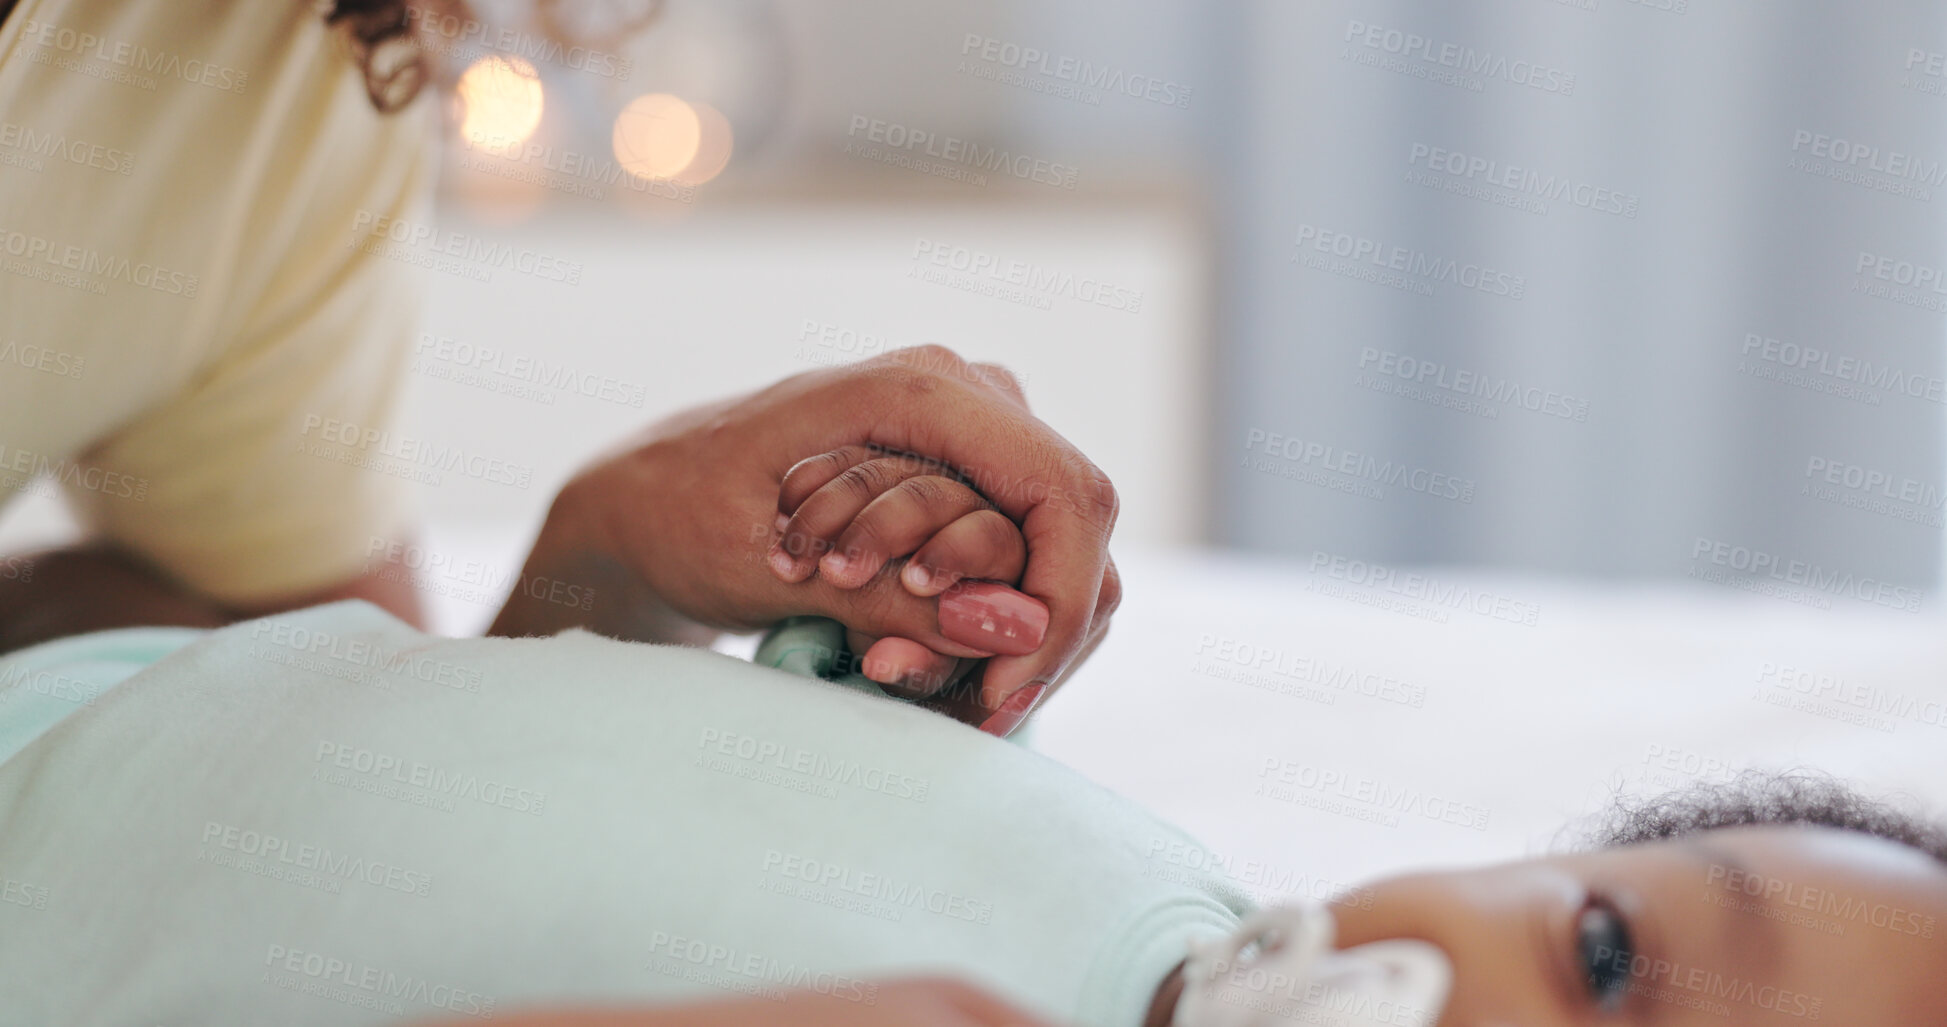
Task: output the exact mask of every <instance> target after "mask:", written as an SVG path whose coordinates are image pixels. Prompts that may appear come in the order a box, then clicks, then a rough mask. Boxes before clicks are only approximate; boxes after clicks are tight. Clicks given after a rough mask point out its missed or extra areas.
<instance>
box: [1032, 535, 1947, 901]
mask: <svg viewBox="0 0 1947 1027" xmlns="http://www.w3.org/2000/svg"><path fill="white" fill-rule="evenodd" d="M1118 563H1119V565H1120V566H1121V568H1122V570H1123V571H1124V577H1125V580H1126V582H1127V585H1128V594H1127V599H1126V600H1125V603H1124V605H1123V607H1122V609H1121V612H1120V613H1119V615H1118V616H1117V618H1116V621H1115V626H1114V629H1113V631H1112V633H1111V635H1110V638H1109V639H1108V641H1107V642H1105V644H1104V645H1103V647H1102V648H1101V650H1100V651H1099V652H1097V654H1096V655H1095V657H1094V658H1093V660H1092V661H1091V662H1090V664H1089V665H1088V666H1087V667H1086V668H1084V670H1083V671H1082V672H1081V673H1080V674H1078V675H1077V677H1076V678H1075V679H1074V680H1073V681H1072V682H1071V683H1070V684H1069V686H1067V687H1066V688H1064V689H1063V690H1062V691H1061V692H1060V693H1059V694H1058V695H1057V697H1055V698H1054V699H1053V700H1052V701H1050V702H1049V703H1048V704H1047V706H1046V707H1045V708H1044V709H1043V710H1042V711H1041V713H1040V714H1039V715H1038V723H1037V724H1036V725H1035V726H1034V728H1033V731H1034V734H1033V737H1032V744H1033V745H1034V746H1035V747H1036V748H1038V749H1040V750H1041V751H1043V752H1045V753H1047V754H1049V755H1051V756H1053V757H1055V758H1058V759H1060V760H1062V761H1064V762H1066V763H1068V764H1070V765H1071V766H1074V767H1075V768H1077V769H1078V770H1080V771H1082V772H1084V773H1086V774H1088V775H1089V776H1091V777H1093V778H1095V779H1096V780H1098V781H1100V782H1102V783H1103V784H1106V785H1108V786H1110V787H1112V788H1114V789H1115V790H1117V791H1119V792H1122V793H1124V794H1126V795H1129V796H1131V797H1133V798H1136V799H1139V800H1141V801H1143V802H1145V803H1147V804H1149V805H1150V806H1151V807H1153V808H1154V809H1156V810H1158V811H1159V812H1161V813H1162V814H1164V815H1165V816H1166V817H1168V818H1169V819H1172V820H1174V821H1175V822H1177V823H1179V824H1181V825H1182V826H1184V827H1185V828H1187V829H1189V830H1190V831H1191V832H1192V833H1193V834H1195V835H1197V836H1198V837H1199V838H1200V839H1202V840H1203V841H1204V842H1206V843H1207V844H1208V849H1209V851H1208V852H1207V853H1194V852H1186V853H1167V852H1164V853H1158V854H1157V858H1158V859H1159V860H1161V861H1163V862H1165V863H1171V864H1174V863H1179V862H1196V861H1201V860H1210V859H1213V858H1214V859H1216V860H1218V861H1219V863H1218V865H1219V866H1220V867H1223V868H1224V869H1225V870H1226V872H1227V873H1229V874H1230V875H1231V876H1232V877H1233V878H1235V879H1236V880H1238V881H1239V883H1240V884H1243V885H1244V886H1245V887H1246V888H1247V889H1248V890H1251V891H1253V892H1254V893H1256V894H1257V895H1258V896H1259V897H1260V898H1279V897H1287V896H1294V895H1305V894H1313V895H1318V894H1323V893H1330V892H1332V891H1334V890H1336V889H1339V888H1343V887H1346V886H1349V885H1352V884H1355V883H1357V882H1360V881H1363V880H1367V879H1370V878H1372V877H1374V876H1375V875H1379V874H1383V873H1386V872H1389V871H1392V870H1395V869H1399V868H1405V867H1417V866H1425V865H1430V864H1454V863H1474V862H1482V861H1491V860H1499V859H1507V858H1518V857H1520V856H1522V855H1525V854H1529V853H1533V852H1538V851H1541V850H1544V849H1547V848H1549V847H1550V846H1551V845H1554V844H1560V843H1562V842H1564V841H1566V840H1567V838H1566V836H1565V835H1563V833H1562V828H1563V826H1564V825H1565V824H1567V823H1568V822H1570V821H1571V820H1574V819H1576V818H1578V817H1583V816H1586V815H1587V814H1588V813H1589V812H1591V811H1594V810H1597V809H1600V808H1602V807H1604V806H1606V805H1607V803H1608V801H1609V800H1610V799H1611V798H1612V797H1613V796H1614V795H1615V794H1616V793H1617V791H1618V790H1623V791H1628V792H1631V793H1636V794H1643V793H1657V792H1661V791H1664V790H1666V789H1668V788H1670V787H1675V786H1680V785H1684V784H1688V783H1691V782H1693V781H1697V780H1701V779H1707V778H1711V777H1721V776H1724V775H1725V774H1728V773H1730V772H1731V771H1732V770H1734V769H1736V768H1738V767H1743V766H1760V767H1771V768H1798V767H1803V768H1817V769H1820V770H1824V771H1827V772H1830V773H1832V774H1835V775H1838V776H1840V777H1842V778H1844V779H1846V780H1848V781H1852V782H1854V783H1857V784H1859V785H1861V786H1863V787H1864V788H1865V789H1866V790H1868V791H1871V792H1874V793H1878V794H1901V795H1905V796H1907V797H1910V798H1911V799H1913V800H1915V801H1916V802H1919V803H1921V804H1923V805H1924V806H1927V807H1929V808H1931V809H1932V810H1934V811H1935V812H1947V684H1943V683H1944V682H1947V632H1943V630H1942V629H1943V627H1944V626H1947V625H1943V623H1942V617H1941V615H1940V613H1939V611H1938V610H1934V609H1927V610H1924V611H1923V612H1921V613H1890V612H1886V611H1882V610H1878V609H1877V608H1866V609H1855V608H1852V607H1860V606H1863V604H1859V603H1857V602H1852V603H1848V602H1846V601H1844V600H1837V599H1835V600H1834V601H1833V606H1834V609H1831V610H1818V609H1808V608H1806V607H1804V606H1800V605H1795V604H1793V603H1789V602H1786V601H1783V600H1780V599H1776V598H1771V597H1768V596H1757V595H1751V594H1748V593H1744V592H1738V591H1734V590H1731V589H1728V588H1724V587H1721V586H1710V585H1693V584H1689V583H1670V584H1662V585H1653V586H1652V585H1634V586H1629V585H1613V584H1611V585H1604V584H1598V583H1575V582H1564V581H1547V580H1540V579H1523V578H1511V577H1488V576H1483V575H1478V574H1467V573H1465V572H1461V571H1447V570H1440V569H1434V570H1430V571H1427V572H1426V573H1428V574H1430V575H1431V576H1433V577H1434V578H1435V579H1437V581H1438V582H1441V583H1447V584H1456V585H1465V586H1469V587H1473V588H1475V589H1480V590H1485V591H1486V592H1489V593H1492V594H1494V595H1495V596H1497V597H1500V598H1502V599H1505V600H1508V601H1510V602H1511V603H1519V604H1527V605H1526V606H1513V605H1507V606H1504V607H1503V608H1502V611H1501V612H1502V613H1503V614H1504V615H1508V616H1521V615H1525V613H1526V612H1527V610H1528V609H1531V608H1532V609H1533V610H1534V613H1535V618H1534V619H1535V624H1534V625H1533V626H1523V625H1519V624H1515V623H1509V622H1504V621H1500V620H1497V619H1493V618H1492V617H1488V616H1482V615H1479V614H1475V613H1472V612H1463V611H1455V610H1450V611H1449V619H1448V621H1447V623H1437V622H1432V621H1429V620H1425V619H1420V618H1418V617H1415V616H1409V615H1406V614H1402V613H1399V612H1394V611H1391V610H1386V609H1380V608H1376V607H1374V606H1371V605H1364V604H1362V603H1360V602H1355V601H1351V600H1348V599H1346V598H1343V597H1341V596H1338V595H1332V594H1329V591H1320V590H1317V589H1316V587H1315V586H1320V585H1325V584H1341V582H1338V581H1336V580H1335V579H1333V578H1332V577H1331V576H1330V575H1328V574H1323V573H1321V574H1319V575H1317V576H1314V575H1312V574H1311V573H1310V572H1309V563H1308V562H1307V561H1300V562H1296V563H1278V562H1275V561H1270V560H1265V559H1254V558H1251V557H1244V556H1237V555H1228V556H1226V555H1216V554H1195V553H1180V554H1173V555H1172V554H1151V555H1147V556H1144V555H1134V556H1123V557H1121V558H1120V559H1119V560H1118ZM1354 591H1355V592H1360V591H1361V590H1357V589H1355V590H1354ZM1361 594H1363V595H1365V596H1367V597H1368V598H1370V597H1371V596H1373V595H1375V594H1377V593H1376V592H1375V591H1374V590H1363V592H1361ZM1476 594H1478V593H1476ZM1395 598H1397V597H1395ZM1415 605H1417V606H1418V607H1421V608H1429V607H1432V606H1433V605H1434V604H1432V603H1426V602H1421V603H1417V604H1415ZM1226 639H1228V640H1230V641H1231V642H1232V644H1233V647H1234V648H1233V649H1232V650H1231V653H1232V655H1231V658H1230V659H1231V662H1229V663H1226V662H1224V661H1223V660H1222V659H1221V656H1222V654H1223V652H1224V650H1223V649H1222V648H1221V647H1222V645H1223V642H1224V640H1226ZM1245 645H1249V646H1256V647H1261V648H1262V647H1269V648H1270V649H1272V650H1275V651H1276V652H1277V653H1278V655H1276V656H1274V657H1272V658H1271V661H1270V666H1272V667H1276V668H1279V669H1281V670H1282V671H1283V672H1284V673H1282V674H1278V673H1272V672H1269V671H1266V672H1263V673H1260V675H1259V677H1258V678H1256V679H1255V681H1254V683H1251V684H1246V683H1240V682H1239V681H1236V680H1233V679H1229V678H1227V677H1225V676H1224V675H1223V673H1221V669H1223V668H1234V669H1236V670H1242V669H1244V668H1243V667H1241V666H1239V665H1238V663H1237V662H1236V661H1237V660H1238V659H1239V658H1240V654H1241V653H1242V651H1243V650H1242V649H1241V646H1245ZM1212 657H1218V659H1217V660H1216V661H1215V662H1214V664H1213V662H1212ZM1258 658H1259V657H1257V656H1256V655H1255V654H1253V655H1252V656H1251V657H1250V658H1248V659H1246V661H1245V662H1250V661H1251V660H1255V659H1258ZM1304 659H1311V660H1314V661H1320V663H1317V664H1314V665H1312V666H1311V667H1307V665H1305V664H1303V663H1301V662H1299V661H1301V660H1304ZM1213 665H1214V666H1215V667H1216V668H1219V670H1220V672H1215V673H1213V670H1212V668H1213ZM1346 665H1350V666H1352V667H1353V668H1354V669H1355V670H1356V672H1357V673H1358V675H1359V676H1360V677H1361V679H1364V676H1365V675H1369V674H1371V675H1380V676H1381V677H1383V678H1389V679H1392V680H1393V681H1394V682H1397V683H1398V684H1395V685H1393V686H1391V688H1392V689H1394V690H1396V691H1399V692H1401V693H1402V694H1405V693H1406V687H1407V686H1414V687H1417V688H1418V689H1421V690H1423V693H1422V694H1423V695H1424V705H1423V706H1421V707H1419V708H1413V707H1411V706H1409V705H1405V704H1402V703H1399V702H1394V701H1386V700H1382V699H1377V698H1368V697H1367V696H1365V695H1360V694H1356V693H1353V692H1351V691H1349V690H1340V689H1335V688H1331V687H1327V686H1320V685H1316V684H1313V685H1311V687H1312V688H1313V689H1314V690H1315V691H1314V692H1313V694H1312V695H1310V696H1306V695H1295V694H1290V692H1289V689H1292V688H1296V687H1299V686H1302V685H1304V684H1305V680H1304V679H1305V678H1306V677H1307V676H1308V675H1310V676H1317V675H1318V673H1319V670H1318V668H1319V667H1320V666H1322V667H1324V668H1325V670H1326V671H1327V672H1330V671H1332V670H1334V669H1336V668H1340V667H1343V666H1346ZM1767 668H1772V669H1771V670H1770V672H1769V674H1768V675H1767V673H1766V671H1767ZM1785 668H1790V669H1789V670H1787V669H1785ZM1806 675H1810V676H1806ZM1821 677H1823V678H1824V679H1826V680H1824V681H1823V682H1822V681H1821V680H1820V678H1821ZM1267 686H1269V687H1267ZM1279 687H1282V688H1284V689H1286V690H1287V691H1283V692H1281V691H1279V690H1277V689H1278V688H1279ZM1817 688H1823V692H1822V695H1823V698H1822V699H1821V700H1820V701H1821V702H1822V703H1823V705H1813V706H1811V707H1810V708H1807V706H1806V705H1804V703H1805V701H1806V700H1809V699H1812V698H1813V696H1810V695H1807V694H1806V692H1805V691H1803V690H1809V689H1817ZM1320 691H1322V692H1323V693H1324V694H1325V696H1326V697H1327V698H1329V699H1331V700H1332V701H1330V702H1329V703H1328V702H1326V701H1322V700H1321V699H1320V698H1318V697H1317V693H1318V692H1320ZM1838 695H1844V696H1845V697H1846V701H1834V697H1835V696H1838ZM1792 700H1798V701H1799V702H1800V703H1801V705H1798V706H1791V705H1779V704H1778V703H1779V702H1780V701H1786V702H1789V701H1792ZM1862 702H1863V703H1865V704H1866V705H1859V703H1862ZM1267 761H1268V763H1267ZM1331 773H1336V774H1337V775H1338V778H1337V783H1334V784H1329V785H1328V784H1325V783H1324V782H1325V781H1326V780H1327V777H1326V775H1328V774H1331ZM1281 781H1282V783H1280V782H1281ZM1267 784H1273V785H1279V787H1280V788H1282V789H1283V790H1281V791H1277V792H1275V793H1273V794H1268V795H1267V794H1264V792H1263V791H1262V789H1263V786H1265V785H1267ZM1455 821H1459V822H1455Z"/></svg>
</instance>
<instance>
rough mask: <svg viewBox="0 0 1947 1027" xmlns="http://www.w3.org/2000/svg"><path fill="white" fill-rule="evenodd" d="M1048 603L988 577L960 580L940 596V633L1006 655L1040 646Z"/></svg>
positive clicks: (1017, 654)
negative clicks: (988, 579) (981, 579)
mask: <svg viewBox="0 0 1947 1027" xmlns="http://www.w3.org/2000/svg"><path fill="white" fill-rule="evenodd" d="M1047 632H1048V607H1046V606H1045V605H1043V604H1042V602H1041V600H1039V599H1036V598H1034V597H1033V596H1030V595H1025V594H1023V593H1020V592H1016V591H1015V590H1013V589H1011V588H1008V587H1007V586H1006V585H999V584H995V583H993V582H991V581H974V582H961V583H959V584H957V585H955V586H953V587H952V588H950V589H948V590H947V591H946V592H944V593H942V594H941V596H940V634H942V635H945V636H946V637H948V638H951V639H953V640H954V641H955V642H959V643H960V644H962V645H971V646H978V647H979V648H982V649H987V650H991V651H993V652H997V653H1003V654H1005V655H1008V656H1025V655H1026V654H1028V653H1031V652H1034V651H1035V650H1036V649H1039V648H1041V639H1042V637H1043V636H1044V635H1046V634H1047Z"/></svg>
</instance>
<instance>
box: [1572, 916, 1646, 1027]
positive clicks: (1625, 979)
mask: <svg viewBox="0 0 1947 1027" xmlns="http://www.w3.org/2000/svg"><path fill="white" fill-rule="evenodd" d="M1575 936H1576V948H1577V953H1576V958H1577V959H1579V960H1580V961H1581V965H1582V967H1583V968H1584V969H1585V970H1587V971H1588V975H1589V976H1588V987H1589V996H1590V997H1591V998H1593V999H1595V1002H1596V1005H1598V1006H1600V1007H1601V1008H1602V1010H1603V1011H1604V1012H1611V1013H1612V1012H1615V1011H1616V1010H1618V1009H1620V1008H1622V1001H1623V998H1624V996H1626V995H1627V994H1628V993H1629V964H1630V962H1631V961H1632V960H1633V959H1634V958H1635V953H1634V952H1632V951H1631V950H1630V943H1629V925H1628V924H1626V923H1624V922H1623V918H1622V914H1620V913H1618V912H1616V911H1615V909H1614V908H1613V907H1611V906H1610V905H1609V904H1608V903H1606V902H1603V901H1602V900H1600V899H1591V900H1590V902H1589V904H1588V905H1587V906H1585V907H1583V909H1582V914H1581V916H1580V917H1578V918H1577V919H1576V923H1575Z"/></svg>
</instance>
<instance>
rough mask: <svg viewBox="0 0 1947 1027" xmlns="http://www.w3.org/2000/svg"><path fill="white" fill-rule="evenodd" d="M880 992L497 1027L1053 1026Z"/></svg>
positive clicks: (942, 989) (898, 990)
mask: <svg viewBox="0 0 1947 1027" xmlns="http://www.w3.org/2000/svg"><path fill="white" fill-rule="evenodd" d="M874 987H875V988H876V990H875V992H874V994H873V996H872V1004H870V1005H866V1004H865V1003H863V1002H858V1001H854V1000H851V999H844V998H835V997H832V996H830V995H819V994H814V993H812V992H808V991H798V992H792V993H790V994H788V995H786V996H785V998H784V1000H783V1001H781V1002H780V1001H776V1000H773V999H768V998H751V999H739V1000H734V1001H726V1002H708V1003H700V1004H692V1005H682V1006H672V1007H667V1008H662V1009H653V1010H642V1011H640V1012H628V1011H624V1010H608V1011H592V1010H591V1011H581V1012H576V1011H572V1010H564V1011H561V1012H544V1013H527V1014H516V1015H514V1016H512V1017H507V1018H504V1019H499V1020H497V1021H496V1022H498V1023H500V1024H501V1025H502V1027H1048V1025H1047V1024H1045V1023H1044V1022H1043V1021H1041V1020H1038V1019H1035V1018H1034V1017H1032V1016H1029V1015H1028V1014H1026V1013H1023V1012H1021V1011H1020V1010H1018V1009H1015V1008H1014V1007H1013V1006H1010V1005H1008V1004H1006V1003H1004V1002H1002V1001H1000V1000H999V999H996V998H993V997H991V996H989V995H987V994H986V993H985V992H982V991H980V990H978V989H976V988H973V987H970V986H968V985H965V984H962V983H960V982H958V981H951V980H912V981H895V982H892V983H890V984H883V985H876V986H874ZM443 1027H459V1024H458V1023H454V1022H447V1023H445V1024H444V1025H443Z"/></svg>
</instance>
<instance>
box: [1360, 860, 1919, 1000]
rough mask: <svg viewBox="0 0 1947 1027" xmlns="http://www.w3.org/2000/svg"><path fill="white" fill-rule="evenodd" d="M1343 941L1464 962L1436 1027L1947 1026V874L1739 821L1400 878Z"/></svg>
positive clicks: (1376, 896)
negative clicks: (1403, 946)
mask: <svg viewBox="0 0 1947 1027" xmlns="http://www.w3.org/2000/svg"><path fill="white" fill-rule="evenodd" d="M1370 897H1371V900H1372V901H1371V902H1370V903H1366V902H1364V901H1361V902H1359V903H1357V904H1355V905H1348V906H1341V907H1335V908H1334V910H1333V913H1334V915H1335V916H1336V917H1337V919H1338V926H1339V932H1338V945H1339V947H1341V948H1348V947H1351V946H1353V945H1359V944H1363V943H1365V942H1370V941H1378V940H1380V939H1383V938H1422V939H1425V940H1427V941H1431V942H1433V943H1434V944H1436V945H1439V946H1440V947H1441V948H1442V949H1444V950H1446V952H1447V955H1448V957H1449V958H1450V959H1451V960H1452V961H1453V967H1454V980H1453V991H1452V994H1451V995H1450V996H1449V998H1448V1001H1447V1006H1446V1009H1445V1011H1444V1012H1443V1013H1442V1014H1441V1016H1440V1019H1439V1027H1556V1025H1568V1024H1576V1025H1590V1027H1594V1025H1599V1024H1614V1025H1617V1027H1634V1025H1639V1024H1640V1025H1645V1027H1648V1025H1656V1027H1692V1025H1695V1027H1706V1025H1708V1027H1726V1025H1737V1027H1743V1025H1754V1027H1770V1025H1784V1024H1813V1023H1819V1024H1836V1025H1843V1027H1912V1025H1915V1024H1947V868H1943V867H1942V866H1941V865H1940V864H1938V863H1936V862H1934V861H1933V860H1931V859H1929V858H1928V857H1927V856H1926V855H1924V854H1922V853H1919V852H1916V851H1914V850H1913V849H1911V848H1908V847H1906V846H1903V845H1899V844H1896V843H1893V842H1888V841H1884V840H1881V839H1878V838H1873V837H1870V836H1867V835H1862V834H1857V833H1852V832H1844V831H1836V830H1831V829H1826V828H1811V827H1739V828H1727V829H1723V830H1717V831H1707V832H1702V833H1699V834H1696V835H1692V836H1689V837H1686V838H1682V839H1679V840H1676V841H1669V842H1657V843H1652V844H1645V845H1636V846H1631V847H1628V848H1621V849H1611V850H1608V851H1604V852H1593V853H1583V854H1577V855H1571V856H1560V857H1553V858H1548V859H1539V860H1531V861H1527V862H1522V863H1511V864H1507V865H1504V866H1497V867H1489V868H1486V869H1483V870H1470V871H1465V872H1458V873H1435V874H1416V875H1412V876H1408V877H1398V878H1392V879H1390V880H1386V881H1383V882H1380V883H1378V884H1375V885H1373V886H1372V887H1371V889H1370Z"/></svg>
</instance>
